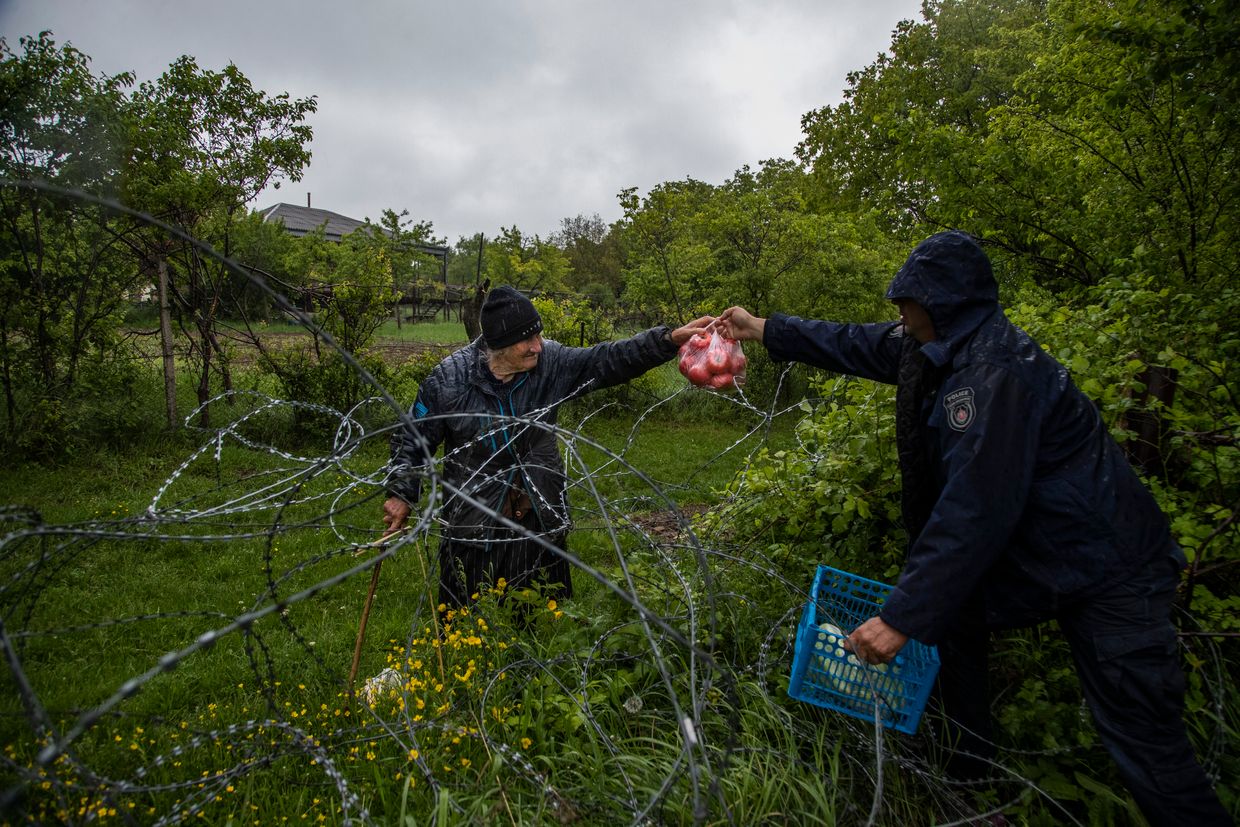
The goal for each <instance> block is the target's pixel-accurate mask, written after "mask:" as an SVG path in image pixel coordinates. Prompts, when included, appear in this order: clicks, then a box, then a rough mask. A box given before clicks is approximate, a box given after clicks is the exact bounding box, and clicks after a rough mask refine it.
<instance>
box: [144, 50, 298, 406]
mask: <svg viewBox="0 0 1240 827" xmlns="http://www.w3.org/2000/svg"><path fill="white" fill-rule="evenodd" d="M132 104H133V111H134V121H133V124H134V125H133V133H132V139H131V145H132V155H131V156H130V159H129V163H128V165H127V168H126V171H125V188H124V194H125V198H126V200H127V202H128V203H130V204H132V205H134V206H137V207H139V208H141V209H143V210H146V211H147V212H150V213H152V214H153V215H155V216H156V217H158V218H161V219H163V220H164V221H166V222H168V223H171V224H173V225H174V226H177V227H180V228H182V229H183V230H184V231H185V232H186V233H187V234H189V235H191V236H193V237H195V238H197V239H199V240H202V241H206V242H209V243H210V244H211V245H212V246H213V247H214V248H215V249H217V250H219V251H220V252H221V253H223V254H224V255H225V256H227V255H230V254H231V252H232V228H233V226H234V224H235V223H236V221H238V220H239V219H240V218H241V217H242V216H244V214H245V205H246V204H247V203H248V202H250V201H251V200H253V198H254V197H255V196H256V195H257V194H258V193H259V192H261V191H262V190H263V189H264V188H265V187H266V186H267V185H268V184H270V183H272V182H273V181H277V179H279V178H282V177H283V178H288V179H290V180H294V181H296V180H298V179H299V178H300V177H301V173H302V170H304V168H305V166H306V165H307V164H308V163H309V161H310V151H309V149H308V148H307V143H308V142H309V140H310V137H311V129H310V127H309V126H308V125H307V124H305V123H303V121H304V120H305V118H306V116H308V115H309V114H310V113H312V112H314V111H315V108H316V103H315V100H314V98H304V99H292V98H290V97H289V96H288V95H287V94H280V95H275V96H268V95H267V94H266V93H264V92H262V91H260V90H257V89H255V88H254V87H253V85H252V84H251V83H250V81H249V79H247V78H246V77H245V75H243V74H242V73H241V71H240V70H239V69H238V68H237V67H236V66H234V65H232V64H229V65H228V66H227V67H226V68H225V69H224V70H223V71H220V72H214V71H210V70H203V69H200V68H199V67H198V65H197V63H196V62H195V61H194V59H193V58H192V57H189V56H184V57H181V58H179V59H178V60H176V61H175V62H173V63H172V65H171V66H169V68H168V70H167V71H166V72H165V73H164V74H163V75H162V76H161V77H160V78H159V79H158V80H157V81H154V82H146V83H143V84H141V85H140V86H139V88H138V90H137V91H136V93H135V94H134V96H133V100H132ZM277 183H278V181H277ZM141 254H142V255H144V256H145V257H146V258H147V259H148V260H149V261H151V262H153V263H154V264H155V266H157V267H163V266H165V265H167V272H168V275H169V279H170V281H169V291H170V297H171V301H170V302H169V304H171V305H172V306H173V307H174V308H175V309H176V311H177V312H176V316H177V320H178V321H179V323H180V324H181V328H182V331H183V333H184V334H185V336H186V337H187V339H188V341H189V342H190V353H191V357H192V358H193V359H194V360H195V361H196V362H197V365H198V369H197V372H198V386H197V395H198V401H199V403H200V404H202V405H203V407H202V415H201V417H202V424H203V426H204V427H205V426H206V425H208V424H209V422H210V411H209V408H208V407H207V406H206V404H205V403H206V402H207V401H208V399H209V398H210V396H211V392H212V391H211V377H212V375H213V373H215V372H217V371H218V372H219V374H220V376H221V377H222V381H223V382H224V385H225V387H226V388H227V387H229V386H230V385H231V375H230V373H229V369H228V357H227V353H226V352H225V351H224V349H223V347H222V346H221V344H220V341H219V338H218V336H217V334H216V327H217V323H218V320H219V318H220V314H221V312H222V310H223V309H224V303H223V297H224V291H225V285H226V284H227V282H228V270H227V268H226V267H224V266H223V265H222V264H221V263H220V262H218V261H213V260H210V259H208V258H207V257H205V256H202V255H201V254H200V252H199V251H198V250H197V249H196V248H194V247H191V246H188V245H183V244H179V243H177V242H175V241H174V240H172V239H168V238H166V237H163V236H162V235H161V234H155V233H152V234H151V235H149V236H148V238H147V241H146V244H145V245H143V247H142V248H141ZM165 352H166V353H167V348H166V349H165ZM168 390H169V393H170V394H171V393H172V392H173V391H174V389H172V388H169V389H168Z"/></svg>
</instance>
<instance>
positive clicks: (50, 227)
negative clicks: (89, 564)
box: [0, 32, 137, 453]
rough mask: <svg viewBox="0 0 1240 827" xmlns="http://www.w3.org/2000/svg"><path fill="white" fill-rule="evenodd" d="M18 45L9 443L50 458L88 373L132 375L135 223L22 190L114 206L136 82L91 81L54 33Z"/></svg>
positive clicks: (0, 67) (5, 157)
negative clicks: (126, 338) (79, 195)
mask: <svg viewBox="0 0 1240 827" xmlns="http://www.w3.org/2000/svg"><path fill="white" fill-rule="evenodd" d="M20 44H21V51H20V53H15V52H13V51H12V50H11V49H10V47H9V45H8V43H7V42H5V41H4V40H3V39H0V176H3V179H4V180H5V181H6V182H8V184H9V186H5V187H3V188H0V378H2V381H3V387H4V413H5V424H6V434H7V441H9V442H10V443H13V442H14V441H23V440H24V441H25V442H26V444H27V445H28V446H29V447H31V448H32V449H35V450H38V451H40V452H44V453H46V452H56V451H59V450H63V449H65V448H66V446H65V445H63V442H64V440H65V439H67V438H69V436H70V435H69V431H70V430H71V428H72V426H71V423H72V422H73V421H74V420H76V419H78V418H79V417H78V415H76V414H74V413H73V412H72V411H71V408H73V407H74V406H75V405H77V406H81V405H82V404H84V403H86V402H88V399H89V398H90V397H91V394H89V393H87V392H86V390H85V389H84V388H83V387H82V372H83V370H84V369H88V370H89V371H90V372H91V373H92V375H93V376H95V377H101V376H105V375H109V374H110V375H112V376H113V377H114V378H115V377H116V376H118V375H119V374H120V373H127V372H128V367H127V365H126V363H125V360H124V359H123V358H122V348H121V347H120V346H119V343H120V339H119V330H120V324H121V322H122V320H123V316H124V312H125V310H126V309H127V306H128V305H127V302H128V298H129V293H130V289H131V287H133V285H134V283H135V281H136V277H137V270H136V269H135V268H134V267H133V265H132V262H131V261H130V260H129V259H128V256H127V250H126V247H125V244H124V241H125V239H126V238H127V237H129V236H130V235H131V234H132V225H131V224H130V223H129V222H127V221H126V220H122V219H118V218H117V217H116V216H114V215H112V214H111V213H110V212H109V211H107V210H103V209H101V208H99V207H98V206H96V205H94V204H92V203H89V202H87V201H84V200H78V199H76V198H73V197H61V196H59V195H55V194H53V193H51V192H49V191H40V190H36V189H32V188H28V187H22V186H17V182H23V181H34V182H41V183H44V184H49V185H53V186H55V187H58V188H62V189H66V190H83V191H86V192H88V193H90V194H92V195H96V196H102V197H112V196H113V195H114V194H115V181H116V176H117V171H118V168H119V166H120V163H121V160H122V158H123V152H124V141H123V138H124V136H125V114H126V98H125V89H126V87H128V86H129V84H130V83H131V82H132V78H131V77H130V76H129V75H127V74H122V75H117V76H114V77H107V76H95V75H94V74H93V73H92V72H91V71H90V68H89V65H88V62H89V61H88V58H87V57H86V56H85V55H83V54H82V53H81V52H79V51H77V50H76V49H74V48H73V47H72V46H63V47H58V46H57V45H56V44H55V42H54V41H53V40H52V37H51V34H50V33H49V32H43V33H42V34H40V35H39V36H37V37H24V38H22V39H21V41H20ZM105 395H106V394H105ZM57 443H62V444H59V445H58V444H57Z"/></svg>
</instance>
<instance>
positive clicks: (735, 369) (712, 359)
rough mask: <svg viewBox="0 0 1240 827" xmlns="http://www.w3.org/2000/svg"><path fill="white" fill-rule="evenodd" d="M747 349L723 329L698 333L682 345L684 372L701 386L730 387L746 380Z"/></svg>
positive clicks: (682, 366) (685, 375)
mask: <svg viewBox="0 0 1240 827" xmlns="http://www.w3.org/2000/svg"><path fill="white" fill-rule="evenodd" d="M746 361H747V360H746V359H745V352H744V351H743V350H741V343H740V342H738V341H737V340H736V339H729V338H728V337H726V336H720V335H719V331H717V330H712V331H711V332H710V333H706V332H705V331H703V332H702V333H698V334H695V335H694V336H693V337H691V338H690V339H689V341H687V342H685V343H684V344H683V345H681V346H680V372H681V373H682V374H684V377H685V378H686V379H688V380H689V382H690V383H691V384H693V385H696V386H697V387H699V388H714V389H715V390H728V389H729V388H734V387H740V386H741V385H744V384H745V365H746Z"/></svg>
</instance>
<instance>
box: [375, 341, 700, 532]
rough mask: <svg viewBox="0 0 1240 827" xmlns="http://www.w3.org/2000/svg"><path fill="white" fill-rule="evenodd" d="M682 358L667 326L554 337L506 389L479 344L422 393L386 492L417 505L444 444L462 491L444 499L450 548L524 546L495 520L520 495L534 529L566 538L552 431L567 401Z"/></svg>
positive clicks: (446, 468) (453, 484)
mask: <svg viewBox="0 0 1240 827" xmlns="http://www.w3.org/2000/svg"><path fill="white" fill-rule="evenodd" d="M676 351H677V348H676V345H674V344H673V343H672V341H671V337H670V335H669V331H668V328H667V327H656V328H652V329H650V330H647V331H645V332H643V333H639V334H637V335H636V336H633V337H632V338H629V339H625V340H623V341H619V342H604V343H602V344H598V345H594V346H593V347H588V348H576V347H566V346H564V345H561V344H559V343H558V342H554V341H551V340H546V341H544V343H543V351H542V354H541V355H540V356H539V359H538V365H537V366H536V367H535V368H534V369H533V370H530V371H526V372H524V373H521V374H518V375H517V377H516V378H515V379H513V380H512V381H511V382H508V383H506V384H501V383H500V382H499V381H498V380H496V379H495V378H494V377H493V376H492V374H491V371H490V369H489V368H488V367H487V361H486V353H485V351H484V350H483V349H482V348H481V347H479V343H478V342H477V341H475V342H474V343H472V344H469V345H467V346H465V347H463V348H461V349H460V350H458V351H456V352H455V353H453V354H452V355H451V356H448V357H447V358H446V359H444V360H443V361H442V362H440V363H439V365H438V366H436V367H435V369H434V370H433V371H431V373H430V375H429V376H428V377H427V378H426V381H424V382H423V383H422V384H421V386H420V387H419V388H418V395H417V398H416V399H415V400H414V404H413V407H412V409H411V411H410V414H411V416H412V419H413V427H406V428H402V429H401V430H400V431H399V432H398V433H397V435H396V438H395V439H394V445H393V457H392V464H391V469H390V473H389V478H388V484H387V489H388V493H389V495H392V496H397V497H400V498H401V499H403V500H405V501H406V502H408V503H410V504H411V505H412V504H415V503H416V502H417V501H418V498H419V496H420V493H421V483H422V481H423V480H424V479H425V478H426V477H427V475H428V469H427V458H428V457H429V456H432V455H434V453H435V451H436V449H437V448H438V447H439V446H440V445H443V447H444V455H443V468H442V475H443V480H444V481H445V482H446V483H447V484H448V486H449V487H450V488H451V489H455V490H456V491H459V492H460V493H453V491H452V490H445V492H444V502H443V507H442V511H441V515H442V517H443V519H444V521H445V522H446V523H447V528H446V530H445V533H444V540H445V541H446V542H454V543H475V544H480V545H491V544H494V543H496V542H503V541H511V540H514V539H517V535H516V534H514V533H513V532H510V531H509V530H508V529H506V528H504V527H503V524H502V523H500V522H499V521H498V520H497V519H496V518H495V516H494V512H502V511H503V510H504V502H505V498H506V497H507V496H509V493H510V492H511V491H513V490H514V489H517V490H519V491H524V492H525V493H526V494H528V496H529V500H530V503H531V510H532V512H533V514H534V516H535V522H536V529H537V530H538V531H539V532H541V533H544V534H547V535H550V536H552V537H560V536H562V535H563V534H565V533H567V531H568V529H569V514H568V502H567V498H566V488H567V480H566V478H565V474H564V464H563V462H562V460H561V459H560V452H559V448H558V443H557V439H556V434H555V432H554V428H555V425H556V422H557V419H558V417H559V406H560V404H561V403H563V402H565V401H566V400H569V399H572V398H574V397H577V396H581V395H582V394H585V393H589V392H590V391H595V390H599V389H601V388H606V387H610V386H612V385H618V384H621V383H623V382H626V381H628V380H630V379H633V378H635V377H637V376H640V375H641V374H643V373H645V372H646V371H648V370H650V369H651V368H653V367H656V366H657V365H660V364H662V363H663V362H666V361H667V360H669V359H671V358H672V357H673V356H674V355H675V354H676ZM419 438H420V439H419ZM421 440H424V443H423V442H422V441H421ZM462 495H463V496H462ZM471 500H472V502H471ZM479 504H481V506H483V507H480V505H479Z"/></svg>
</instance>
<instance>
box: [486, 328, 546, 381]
mask: <svg viewBox="0 0 1240 827" xmlns="http://www.w3.org/2000/svg"><path fill="white" fill-rule="evenodd" d="M542 349H543V337H542V334H541V333H535V334H534V335H533V336H530V337H529V338H528V339H522V340H521V341H519V342H517V343H516V344H511V345H509V346H508V347H502V348H500V349H499V350H493V351H491V360H490V361H491V372H492V373H495V374H497V375H499V374H511V373H521V372H522V371H527V370H533V369H534V368H535V367H537V365H538V354H540V353H542Z"/></svg>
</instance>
